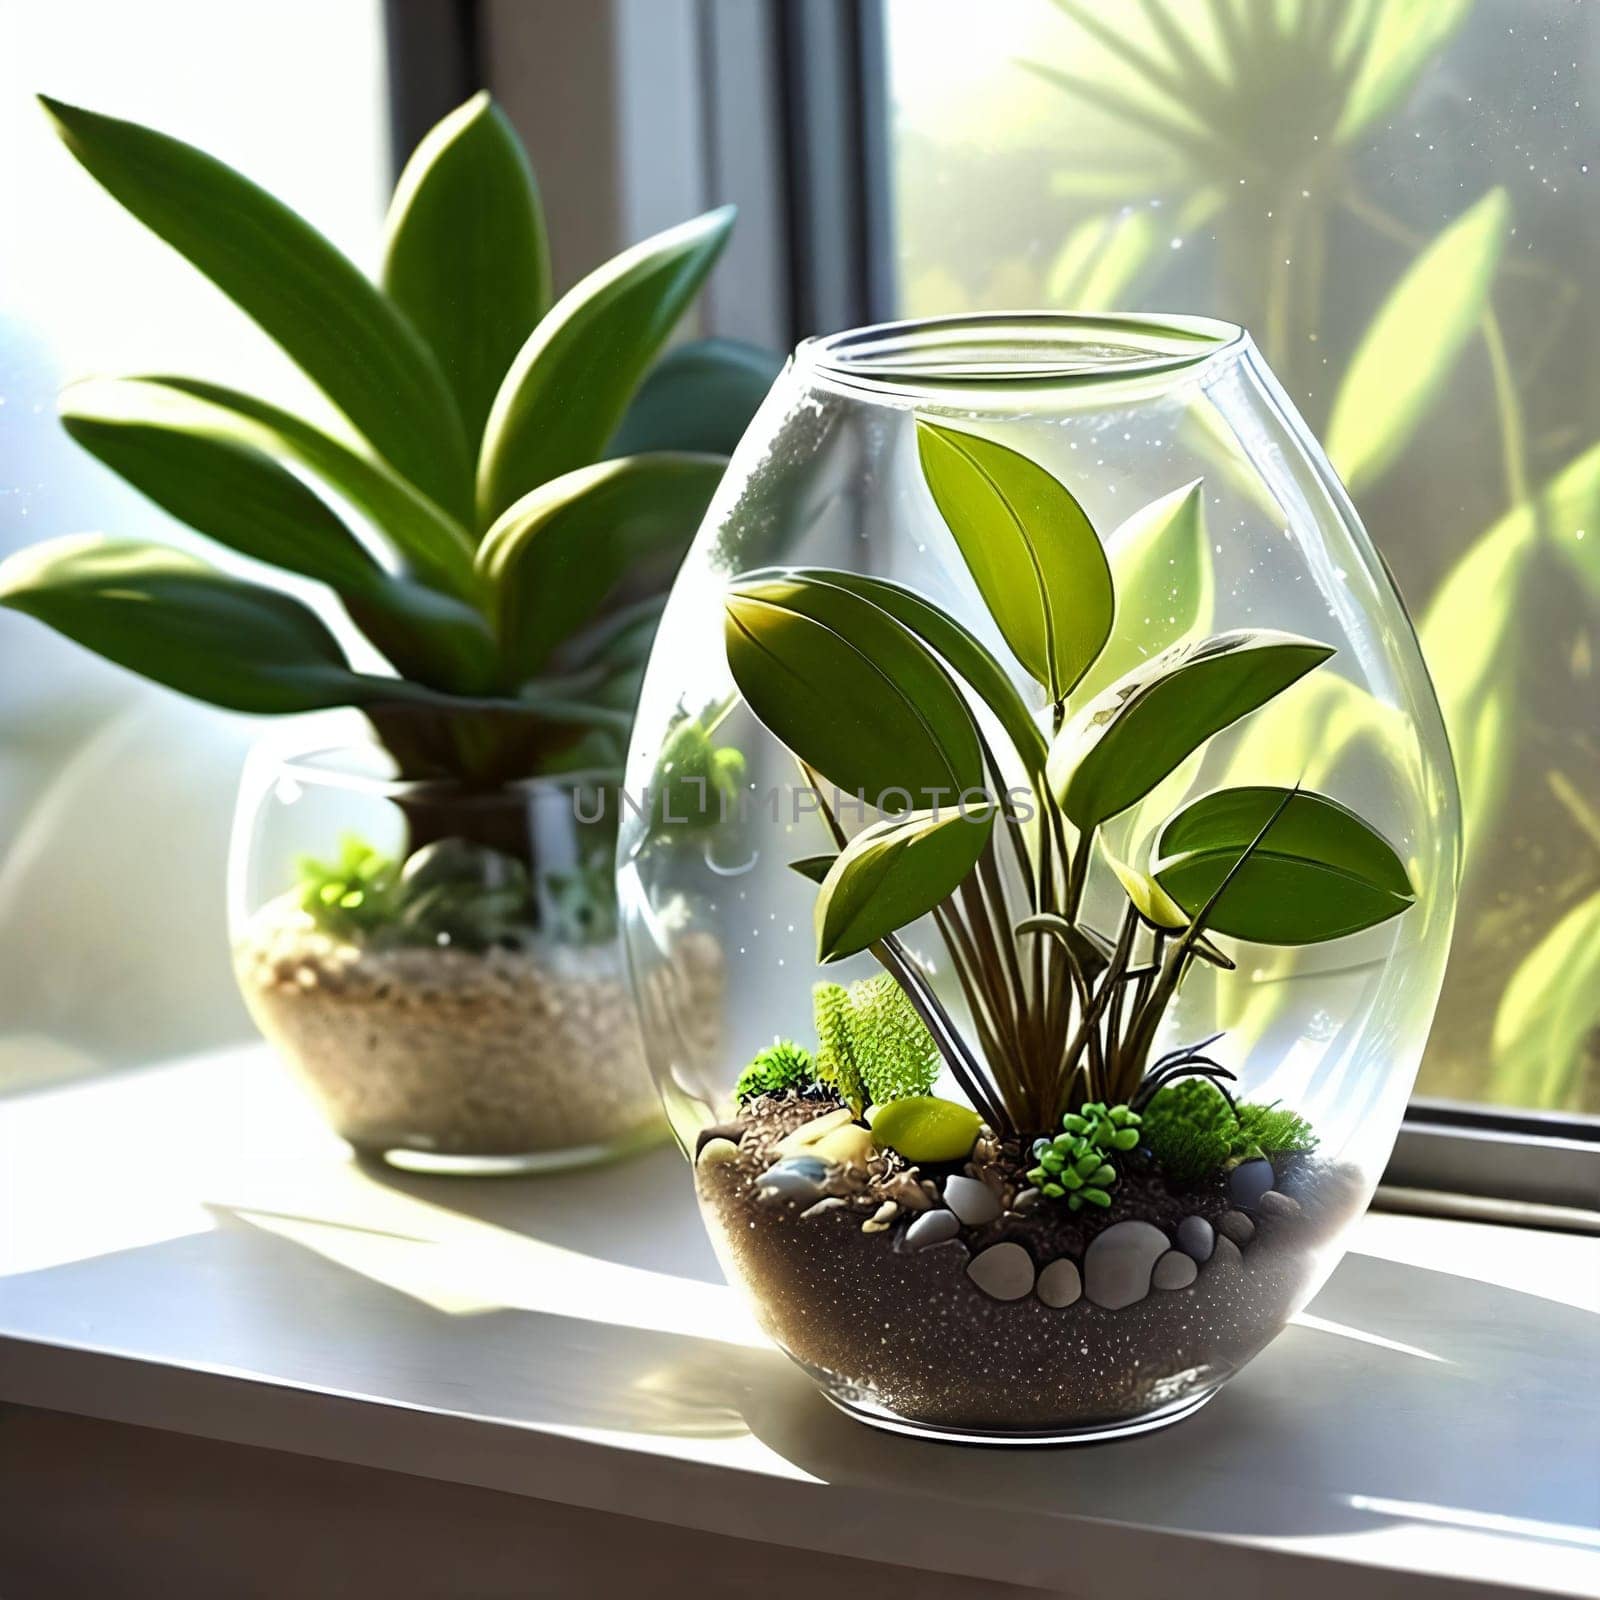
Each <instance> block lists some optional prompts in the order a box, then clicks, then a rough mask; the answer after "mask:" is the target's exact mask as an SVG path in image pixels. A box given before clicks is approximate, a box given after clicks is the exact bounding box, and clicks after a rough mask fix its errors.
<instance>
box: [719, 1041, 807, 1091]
mask: <svg viewBox="0 0 1600 1600" xmlns="http://www.w3.org/2000/svg"><path fill="white" fill-rule="evenodd" d="M816 1081H817V1064H816V1062H815V1061H813V1060H812V1058H811V1052H810V1051H809V1050H804V1049H802V1048H801V1047H800V1046H799V1045H797V1044H796V1043H794V1041H793V1040H792V1039H775V1040H774V1041H773V1042H772V1043H771V1044H769V1045H768V1046H767V1048H766V1049H765V1050H763V1051H761V1052H760V1053H759V1054H758V1055H757V1056H756V1058H755V1060H754V1061H752V1062H751V1063H750V1065H749V1066H748V1067H746V1068H745V1069H744V1071H743V1073H741V1074H740V1077H739V1081H738V1083H736V1084H735V1085H734V1089H733V1093H734V1097H735V1098H736V1099H737V1100H738V1101H739V1102H740V1103H741V1104H743V1103H744V1102H745V1101H746V1100H754V1099H755V1098H756V1096H757V1095H763V1094H788V1093H789V1092H790V1091H791V1090H800V1089H809V1088H810V1087H811V1085H812V1084H814V1083H815V1082H816Z"/></svg>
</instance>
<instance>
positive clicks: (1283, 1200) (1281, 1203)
mask: <svg viewBox="0 0 1600 1600" xmlns="http://www.w3.org/2000/svg"><path fill="white" fill-rule="evenodd" d="M1256 1209H1257V1210H1258V1211H1260V1213H1261V1214H1262V1216H1264V1217H1284V1218H1288V1217H1298V1216H1299V1215H1300V1214H1301V1208H1300V1202H1299V1201H1298V1200H1296V1199H1295V1197H1294V1196H1293V1195H1292V1194H1284V1193H1282V1192H1281V1191H1280V1190H1277V1189H1268V1190H1267V1192H1266V1193H1265V1194H1264V1195H1262V1197H1261V1198H1260V1199H1259V1200H1258V1201H1256Z"/></svg>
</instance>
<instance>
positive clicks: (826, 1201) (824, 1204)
mask: <svg viewBox="0 0 1600 1600" xmlns="http://www.w3.org/2000/svg"><path fill="white" fill-rule="evenodd" d="M843 1204H844V1201H843V1200H841V1199H840V1198H839V1197H838V1195H836V1194H829V1195H824V1196H823V1197H822V1199H820V1200H819V1201H817V1203H816V1204H815V1205H814V1206H807V1207H806V1209H805V1210H804V1211H802V1212H801V1213H800V1220H801V1221H802V1222H804V1221H805V1219H806V1218H807V1217H820V1216H822V1215H823V1214H824V1213H825V1212H829V1211H837V1210H838V1209H839V1207H840V1206H842V1205H843Z"/></svg>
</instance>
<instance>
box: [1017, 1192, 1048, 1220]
mask: <svg viewBox="0 0 1600 1600" xmlns="http://www.w3.org/2000/svg"><path fill="white" fill-rule="evenodd" d="M1043 1199H1044V1196H1043V1195H1042V1194H1040V1193H1039V1191H1038V1190H1037V1189H1021V1190H1018V1192H1017V1197H1016V1199H1015V1200H1013V1201H1012V1202H1011V1209H1012V1210H1013V1211H1015V1212H1016V1214H1017V1215H1018V1216H1019V1217H1025V1216H1027V1214H1028V1213H1029V1212H1030V1211H1037V1210H1038V1209H1039V1202H1040V1201H1041V1200H1043Z"/></svg>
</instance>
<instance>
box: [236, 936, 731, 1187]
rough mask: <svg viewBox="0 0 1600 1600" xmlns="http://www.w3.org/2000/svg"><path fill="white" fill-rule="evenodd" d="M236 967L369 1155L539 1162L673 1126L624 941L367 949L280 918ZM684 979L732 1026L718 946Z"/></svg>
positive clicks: (686, 949)
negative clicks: (646, 1045)
mask: <svg viewBox="0 0 1600 1600" xmlns="http://www.w3.org/2000/svg"><path fill="white" fill-rule="evenodd" d="M234 964H235V970H236V972H237V975H238V979H239V984H240V987H241V989H242V990H243V992H244V997H245V1001H246V1004H247V1005H248V1006H249V1008H250V1013H251V1015H252V1017H254V1019H255V1022H256V1025H257V1026H258V1027H259V1028H260V1029H261V1031H262V1033H263V1034H264V1035H265V1036H266V1038H267V1039H268V1040H269V1041H270V1042H271V1043H272V1044H273V1045H274V1046H275V1047H276V1048H277V1050H278V1051H279V1053H280V1054H281V1055H282V1056H283V1057H284V1059H285V1060H286V1061H288V1062H289V1063H290V1064H291V1065H292V1066H293V1067H294V1068H295V1070H296V1071H297V1073H298V1075H299V1076H300V1078H301V1079H302V1080H303V1082H304V1083H305V1084H306V1086H307V1088H308V1089H309V1090H310V1092H311V1094H312V1095H313V1097H314V1098H315V1099H316V1100H317V1102H318V1103H319V1105H320V1106H321V1108H322V1111H323V1114H324V1115H325V1116H326V1117H327V1119H328V1121H329V1122H330V1123H331V1124H332V1125H333V1127H334V1129H335V1130H336V1131H337V1132H338V1133H339V1134H340V1135H342V1136H343V1137H344V1138H346V1139H348V1140H349V1141H350V1143H351V1144H353V1145H355V1146H356V1147H357V1148H359V1149H362V1150H368V1151H376V1152H382V1151H389V1150H410V1151H422V1152H428V1153H432V1154H437V1155H447V1156H518V1155H536V1154H545V1153H550V1152H555V1151H561V1150H569V1149H573V1148H575V1147H582V1146H610V1145H613V1144H621V1143H625V1142H627V1141H629V1140H631V1139H634V1138H636V1137H638V1136H639V1135H641V1134H642V1133H644V1132H645V1131H647V1130H648V1129H649V1128H651V1127H652V1126H653V1125H655V1124H656V1123H657V1122H658V1121H659V1119H660V1114H661V1113H660V1102H659V1100H658V1099H657V1096H656V1092H655V1088H654V1085H653V1084H652V1082H651V1079H650V1074H649V1071H648V1069H647V1068H646V1066H645V1058H644V1049H643V1045H642V1042H641V1040H640V1036H639V1027H638V1023H637V1021H636V1020H635V1013H634V1008H633V1004H632V1000H631V997H630V994H629V990H628V983H627V976H626V973H625V972H624V970H623V962H622V954H621V951H620V949H619V948H618V946H617V945H616V944H615V943H611V944H596V945H587V946H570V945H547V946H542V947H541V946H538V945H530V946H527V947H517V948H505V949H501V948H496V949H491V950H487V951H483V952H474V951H469V950H456V949H448V948H444V949H433V948H398V949H385V950H363V949H361V948H358V947H357V946H355V945H351V944H344V943H340V942H338V941H335V940H332V939H330V938H328V937H327V936H326V935H325V934H322V933H319V932H318V931H317V930H316V929H315V928H314V927H313V926H312V925H311V924H310V923H309V920H308V919H306V918H305V917H304V916H303V915H302V914H301V913H300V912H298V911H297V910H295V909H293V908H292V907H284V906H282V905H272V906H267V907H265V908H263V910H262V912H261V913H260V914H258V916H257V917H256V919H255V920H254V922H253V923H252V924H251V926H250V928H249V929H248V931H247V933H246V936H245V937H244V938H243V939H242V940H241V941H240V943H239V945H238V947H237V949H236V951H235V963H234ZM671 976H672V979H673V981H674V982H676V984H678V985H679V986H680V987H681V989H682V991H683V995H684V997H685V999H684V1003H685V1004H686V1005H687V1006H688V1007H690V1008H691V1009H694V1010H696V1011H698V1012H701V1013H703V1014H706V1015H716V1014H717V1012H718V1009H719V1007H720V1004H721V985H722V976H721V960H720V955H719V953H718V951H717V948H716V945H715V944H714V942H713V941H711V940H710V939H709V938H700V939H697V938H695V937H693V936H691V937H689V938H686V939H684V940H682V941H681V942H680V947H679V953H678V957H677V966H676V968H675V969H674V971H673V973H672V975H671Z"/></svg>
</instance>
